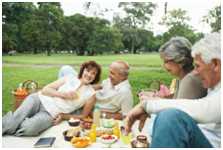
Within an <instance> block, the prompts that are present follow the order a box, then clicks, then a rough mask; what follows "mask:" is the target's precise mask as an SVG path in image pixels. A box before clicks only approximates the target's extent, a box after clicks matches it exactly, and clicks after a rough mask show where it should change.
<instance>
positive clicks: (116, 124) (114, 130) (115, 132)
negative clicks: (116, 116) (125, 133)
mask: <svg viewBox="0 0 223 150" xmlns="http://www.w3.org/2000/svg"><path fill="white" fill-rule="evenodd" d="M113 134H114V135H115V136H117V138H120V128H119V124H118V122H117V121H116V123H115V126H114V128H113Z"/></svg>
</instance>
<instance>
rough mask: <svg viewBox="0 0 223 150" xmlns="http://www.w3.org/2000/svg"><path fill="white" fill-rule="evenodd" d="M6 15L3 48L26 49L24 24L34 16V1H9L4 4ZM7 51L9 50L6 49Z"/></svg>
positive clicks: (20, 50) (4, 13) (3, 8)
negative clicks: (23, 32) (23, 34)
mask: <svg viewBox="0 0 223 150" xmlns="http://www.w3.org/2000/svg"><path fill="white" fill-rule="evenodd" d="M2 6H3V7H2V13H3V16H4V20H3V22H4V24H3V38H4V39H3V49H5V50H6V49H8V48H9V49H11V48H13V49H14V48H15V49H16V50H17V51H19V52H22V51H24V49H25V47H23V46H24V44H23V43H24V39H23V37H22V26H23V24H24V23H26V22H27V21H29V20H30V19H31V18H32V14H33V12H34V11H35V6H34V5H33V3H29V2H28V3H27V2H26V3H24V2H21V3H16V2H15V3H13V2H12V3H8V2H4V3H3V5H2ZM6 51H7V50H6Z"/></svg>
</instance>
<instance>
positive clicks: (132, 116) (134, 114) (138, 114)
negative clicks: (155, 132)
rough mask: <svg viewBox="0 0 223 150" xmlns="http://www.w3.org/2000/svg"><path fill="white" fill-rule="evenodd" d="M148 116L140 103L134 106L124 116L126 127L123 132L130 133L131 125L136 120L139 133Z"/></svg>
mask: <svg viewBox="0 0 223 150" xmlns="http://www.w3.org/2000/svg"><path fill="white" fill-rule="evenodd" d="M147 117H148V114H147V113H146V112H145V111H144V109H143V107H142V106H141V103H140V104H138V105H136V106H135V107H134V108H133V109H132V110H131V111H130V112H129V113H128V115H127V116H126V125H125V130H126V132H127V133H129V132H131V128H132V125H133V124H134V123H135V121H136V120H139V121H140V123H139V130H140V131H141V130H142V128H143V126H144V123H145V121H146V118H147Z"/></svg>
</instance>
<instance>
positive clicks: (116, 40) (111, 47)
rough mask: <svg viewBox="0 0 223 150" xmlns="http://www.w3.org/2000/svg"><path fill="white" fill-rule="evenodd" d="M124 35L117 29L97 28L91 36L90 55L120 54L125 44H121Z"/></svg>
mask: <svg viewBox="0 0 223 150" xmlns="http://www.w3.org/2000/svg"><path fill="white" fill-rule="evenodd" d="M121 38H122V34H121V33H120V32H119V30H117V29H116V28H112V27H107V26H105V27H103V28H98V27H97V28H96V30H95V31H94V32H93V34H92V35H91V36H90V39H89V42H88V48H87V49H88V50H89V54H90V55H94V54H97V53H99V54H102V53H103V52H111V51H113V52H115V53H119V51H120V50H121V49H122V47H123V44H122V42H121Z"/></svg>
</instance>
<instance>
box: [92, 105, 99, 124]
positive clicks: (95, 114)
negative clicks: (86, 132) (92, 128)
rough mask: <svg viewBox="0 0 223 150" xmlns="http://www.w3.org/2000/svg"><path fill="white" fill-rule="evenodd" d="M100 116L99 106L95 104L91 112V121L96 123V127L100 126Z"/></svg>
mask: <svg viewBox="0 0 223 150" xmlns="http://www.w3.org/2000/svg"><path fill="white" fill-rule="evenodd" d="M100 117H101V111H100V108H99V106H98V105H96V106H95V108H94V112H93V123H94V124H95V125H96V127H100Z"/></svg>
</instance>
